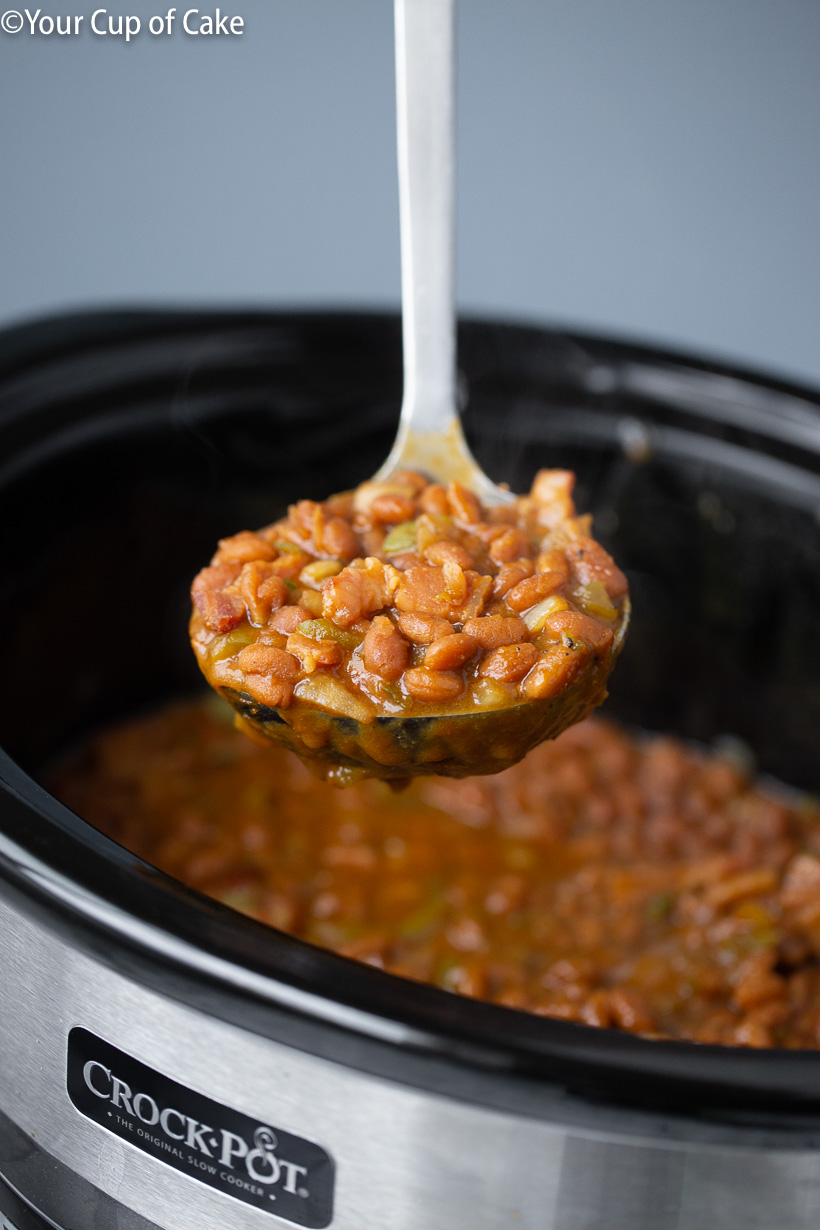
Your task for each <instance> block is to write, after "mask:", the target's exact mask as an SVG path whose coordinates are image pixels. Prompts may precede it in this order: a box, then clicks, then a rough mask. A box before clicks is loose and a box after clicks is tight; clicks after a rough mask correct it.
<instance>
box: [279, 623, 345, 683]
mask: <svg viewBox="0 0 820 1230" xmlns="http://www.w3.org/2000/svg"><path fill="white" fill-rule="evenodd" d="M287 648H288V653H292V654H295V656H296V657H297V658H298V659H299V661H300V662H301V663H302V669H303V670H305V671H307V673H308V674H309V675H312V674H313V672H314V671H315V670H316V669H317V668H318V667H320V666H338V665H339V663H340V662H341V660H342V657H343V654H342V647H341V645H339V644H338V643H337V642H336V641H330V640H328V641H317V640H314V639H313V637H311V636H305V635H304V633H302V632H294V633H292V634H291V635H290V636H289V637H288V644H287Z"/></svg>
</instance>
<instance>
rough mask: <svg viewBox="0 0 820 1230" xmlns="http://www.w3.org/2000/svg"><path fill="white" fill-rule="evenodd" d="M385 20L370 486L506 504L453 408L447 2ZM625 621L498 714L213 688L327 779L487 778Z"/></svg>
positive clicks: (405, 9) (526, 742) (431, 0)
mask: <svg viewBox="0 0 820 1230" xmlns="http://www.w3.org/2000/svg"><path fill="white" fill-rule="evenodd" d="M395 22H396V98H397V114H398V163H399V204H400V217H401V271H402V320H403V344H404V398H403V403H402V411H401V421H400V425H399V431H398V435H397V437H396V442H395V444H394V445H393V448H392V449H391V452H390V454H389V456H388V458H387V460H386V461H385V463H384V465H383V466H382V467H381V469H380V470H379V472H378V474H377V475H376V476H375V477H376V479H377V480H379V481H383V480H385V479H387V478H389V477H390V476H391V475H392V474H393V473H394V472H395V471H397V470H403V469H412V470H420V471H422V472H423V473H426V474H428V475H430V476H431V477H432V478H434V479H435V480H436V481H438V482H443V483H447V482H449V481H451V480H455V481H457V482H459V483H461V484H462V485H463V486H464V487H467V488H468V489H470V490H472V491H474V492H475V493H476V495H478V497H479V498H480V499H481V500H482V501H483V502H484V503H485V504H500V503H506V502H508V501H511V500H513V499H514V498H515V497H514V496H513V495H511V494H510V492H509V491H506V490H505V489H504V488H502V487H498V486H496V485H495V483H493V482H491V480H490V479H489V478H488V477H487V475H486V474H484V472H483V471H482V470H481V468H480V467H479V466H478V464H477V462H476V461H475V459H474V458H473V457H472V455H471V453H470V451H469V449H468V447H467V443H466V440H465V439H464V434H463V432H462V429H461V422H460V420H459V415H458V408H457V395H456V331H455V312H454V286H453V283H454V250H455V210H454V196H455V159H454V127H455V124H454V119H455V88H454V87H455V0H395ZM628 618H629V607H628V601H625V604H624V607H623V609H622V612H621V618H620V623H619V626H618V628H617V629H616V637H615V645H614V647H613V652H612V656H611V659H610V660H609V661H608V662H607V663H605V664H596V665H595V666H593V667H592V668H590V669H588V670H586V671H584V672H583V673H582V674H581V676H580V678H579V680H578V681H577V682H576V683H575V684H573V685H572V686H571V687H569V688H567V689H566V690H565V691H563V692H561V693H560V694H559V695H557V696H555V697H552V698H550V699H549V700H543V701H526V702H523V703H521V704H516V705H512V706H509V707H507V708H501V709H495V710H492V709H490V710H479V709H477V710H476V711H475V712H471V713H455V714H447V713H441V712H439V713H434V714H431V715H430V716H429V717H428V716H413V717H401V716H398V717H377V718H375V719H373V720H371V721H368V722H363V721H362V722H359V721H357V720H356V719H355V718H353V717H350V716H340V715H338V714H333V713H329V712H326V711H324V710H319V709H310V708H303V707H301V706H295V707H293V708H292V709H289V710H287V711H286V712H284V713H281V712H280V711H279V710H276V709H267V708H265V707H264V706H262V705H260V704H259V703H257V702H255V701H252V700H251V699H250V697H248V696H247V695H243V694H242V693H239V692H236V691H232V690H229V689H221V690H222V692H223V695H225V696H226V698H227V699H228V700H229V701H230V702H231V704H232V705H233V706H234V708H235V709H237V710H238V712H239V713H240V715H241V717H242V718H243V720H244V722H245V724H246V726H247V727H248V728H251V729H252V730H253V731H254V732H256V733H257V734H258V733H261V734H263V735H264V736H265V737H267V738H272V739H275V740H276V741H277V742H284V743H286V744H287V745H288V746H289V747H291V748H292V749H293V750H294V751H296V752H298V753H299V755H300V756H302V757H303V758H304V759H305V760H307V761H308V762H309V763H311V764H312V765H313V767H315V768H316V769H317V770H318V771H319V772H320V774H321V775H322V776H327V777H330V778H332V779H335V780H336V781H338V782H340V783H343V782H345V781H349V780H353V779H355V778H356V777H358V776H361V775H363V774H365V775H368V776H375V777H385V778H406V777H410V776H414V775H417V774H429V773H444V774H447V775H449V776H454V777H463V776H467V775H470V774H480V773H494V772H498V771H499V770H500V769H502V768H504V767H506V766H507V765H509V764H512V763H515V762H516V761H517V760H520V759H521V757H522V755H524V753H525V752H527V751H529V749H530V748H531V747H534V746H535V745H536V744H537V743H540V742H542V741H543V740H544V739H548V738H554V737H555V736H556V735H557V734H559V733H560V732H561V731H562V730H564V729H565V728H566V727H567V726H569V725H571V724H572V723H573V722H576V721H579V720H580V719H581V718H583V717H585V716H586V715H587V714H588V713H589V712H591V711H592V709H593V708H594V707H595V706H596V705H598V704H600V703H601V701H602V700H603V699H604V697H605V696H606V680H607V676H608V674H609V670H610V669H611V666H612V663H613V662H614V661H615V658H616V657H617V654H618V652H619V650H620V648H621V645H622V643H623V638H624V635H625V632H626V627H627V623H628Z"/></svg>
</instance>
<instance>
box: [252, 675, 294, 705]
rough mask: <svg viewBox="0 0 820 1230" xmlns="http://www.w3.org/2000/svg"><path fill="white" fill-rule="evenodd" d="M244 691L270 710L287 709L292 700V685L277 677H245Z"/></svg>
mask: <svg viewBox="0 0 820 1230" xmlns="http://www.w3.org/2000/svg"><path fill="white" fill-rule="evenodd" d="M244 686H245V691H246V692H247V693H248V694H249V695H250V696H252V697H253V699H254V700H257V701H259V703H260V704H261V705H267V706H268V707H269V708H271V709H287V708H288V707H289V706H290V703H291V701H292V699H293V684H292V683H289V682H288V681H287V680H286V679H280V678H279V677H278V676H277V675H253V674H249V675H246V677H245V685H244Z"/></svg>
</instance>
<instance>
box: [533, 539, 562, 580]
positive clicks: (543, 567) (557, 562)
mask: <svg viewBox="0 0 820 1230" xmlns="http://www.w3.org/2000/svg"><path fill="white" fill-rule="evenodd" d="M535 566H536V571H538V572H560V574H561V576H562V577H563V578H564V583H566V582H567V581H568V580H569V564H568V563H567V557H566V555H564V552H563V551H561V550H559V549H558V548H557V547H550V548H549V549H548V550H546V551H539V553H538V558H537V560H536V563H535Z"/></svg>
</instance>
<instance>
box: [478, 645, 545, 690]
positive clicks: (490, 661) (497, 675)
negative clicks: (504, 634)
mask: <svg viewBox="0 0 820 1230" xmlns="http://www.w3.org/2000/svg"><path fill="white" fill-rule="evenodd" d="M537 661H538V650H537V649H536V648H535V646H534V645H528V644H527V643H526V642H522V643H521V644H518V645H502V646H501V648H500V649H491V650H490V652H489V653H488V654H487V655H486V656H485V657H484V658H483V659H482V662H481V665H480V666H479V668H478V673H479V675H483V676H485V677H486V678H487V679H501V680H504V681H505V682H506V683H517V682H518V681H519V679H523V678H524V676H525V675H526V674H527V672H528V671H529V670H531V669H532V667H533V666H535V663H536V662H537Z"/></svg>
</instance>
